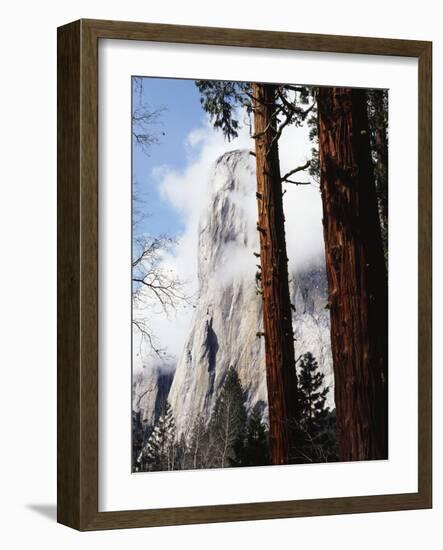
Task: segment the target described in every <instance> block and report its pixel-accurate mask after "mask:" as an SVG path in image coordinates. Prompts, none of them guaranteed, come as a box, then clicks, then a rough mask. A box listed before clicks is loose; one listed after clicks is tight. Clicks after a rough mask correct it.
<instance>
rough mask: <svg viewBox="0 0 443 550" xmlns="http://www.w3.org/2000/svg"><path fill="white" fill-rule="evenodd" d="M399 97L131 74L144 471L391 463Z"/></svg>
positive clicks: (137, 423)
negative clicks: (392, 223)
mask: <svg viewBox="0 0 443 550" xmlns="http://www.w3.org/2000/svg"><path fill="white" fill-rule="evenodd" d="M388 94H389V92H388V90H386V89H365V88H345V87H340V88H339V87H319V86H312V85H307V84H282V83H261V82H236V81H221V80H191V79H189V80H188V79H173V78H155V77H147V76H132V78H131V98H132V105H131V113H130V116H131V117H132V119H131V131H132V140H131V143H132V186H131V189H132V266H131V273H132V282H131V289H132V297H129V296H128V300H129V299H132V449H131V452H132V472H133V473H136V472H138V473H143V472H154V471H172V470H195V469H209V468H236V467H253V466H268V465H269V466H271V465H295V464H314V463H327V462H349V461H367V460H386V459H388V458H389V453H388V285H387V281H388V97H389V95H388ZM128 116H129V109H128Z"/></svg>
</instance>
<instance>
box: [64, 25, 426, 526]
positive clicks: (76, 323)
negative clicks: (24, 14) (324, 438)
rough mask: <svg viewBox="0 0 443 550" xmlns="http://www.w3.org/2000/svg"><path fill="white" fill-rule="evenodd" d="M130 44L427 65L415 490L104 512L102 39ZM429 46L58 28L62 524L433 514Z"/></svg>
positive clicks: (196, 30) (178, 30) (422, 109)
mask: <svg viewBox="0 0 443 550" xmlns="http://www.w3.org/2000/svg"><path fill="white" fill-rule="evenodd" d="M100 39H116V40H120V39H124V40H140V41H159V42H172V43H183V44H203V45H224V46H240V47H253V48H274V49H275V48H278V49H287V50H304V51H311V52H336V53H348V54H371V55H380V56H404V57H413V58H417V59H418V67H419V75H418V86H419V106H418V112H419V120H418V135H419V143H418V151H419V165H418V187H419V198H418V210H419V212H418V214H419V261H418V265H419V274H418V276H419V289H418V293H419V304H418V308H419V320H418V325H419V360H418V370H419V372H418V403H419V407H418V437H419V440H418V491H417V492H416V493H408V494H386V495H376V496H358V497H344V498H321V499H314V500H293V501H280V502H255V503H248V504H229V505H216V506H198V507H186V508H167V509H146V510H135V511H118V512H99V511H98V185H97V182H98V123H97V117H98V41H99V40H100ZM431 72H432V44H431V43H430V42H421V41H410V40H393V39H380V38H362V37H348V36H328V35H314V34H298V33H287V32H263V31H256V30H238V29H221V28H206V27H188V26H175V25H160V24H147V23H132V22H118V21H98V20H80V21H76V22H73V23H70V24H68V25H65V26H63V27H60V28H59V29H58V432H57V434H58V453H57V460H58V479H57V488H58V503H57V508H58V521H59V522H60V523H63V524H65V525H68V526H70V527H73V528H75V529H79V530H82V531H83V530H96V529H113V528H132V527H147V526H160V525H177V524H191V523H209V522H223V521H241V520H255V519H271V518H289V517H299V516H317V515H331V514H345V513H362V512H376V511H390V510H408V509H419V508H430V507H431V506H432V418H431V412H432V403H431V397H432V381H431V378H432V374H431V345H432V343H431V322H432V321H431V316H432V305H431V299H432V248H431V240H432V219H431V216H432V214H431V206H432V189H431V178H432V175H431V170H432V107H431V94H432V81H431Z"/></svg>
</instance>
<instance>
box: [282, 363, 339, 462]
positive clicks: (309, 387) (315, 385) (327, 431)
mask: <svg viewBox="0 0 443 550" xmlns="http://www.w3.org/2000/svg"><path fill="white" fill-rule="evenodd" d="M328 392H329V388H327V387H325V386H324V374H323V373H321V372H320V371H319V366H318V363H317V361H316V359H315V358H314V356H313V355H312V353H310V352H307V353H305V354H304V355H303V356H302V357H301V358H300V360H299V366H298V393H297V400H298V407H299V413H300V416H299V420H298V423H297V430H296V431H297V438H296V444H295V445H294V448H293V450H292V460H291V462H296V463H305V462H332V461H335V460H336V449H335V440H336V437H335V411H334V412H332V411H330V410H329V408H328V407H327V406H326V397H327V395H328Z"/></svg>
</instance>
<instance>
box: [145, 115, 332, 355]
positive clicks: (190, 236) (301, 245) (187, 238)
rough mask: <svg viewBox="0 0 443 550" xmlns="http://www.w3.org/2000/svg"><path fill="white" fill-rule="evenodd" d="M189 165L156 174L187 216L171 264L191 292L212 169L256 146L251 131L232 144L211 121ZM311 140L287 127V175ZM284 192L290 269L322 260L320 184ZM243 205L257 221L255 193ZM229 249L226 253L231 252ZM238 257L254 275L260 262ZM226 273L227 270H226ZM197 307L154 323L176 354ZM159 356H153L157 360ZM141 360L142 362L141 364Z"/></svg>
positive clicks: (239, 265) (200, 132)
mask: <svg viewBox="0 0 443 550" xmlns="http://www.w3.org/2000/svg"><path fill="white" fill-rule="evenodd" d="M186 147H187V157H188V163H187V166H186V168H185V169H184V170H180V171H177V170H171V169H169V168H168V167H167V166H161V167H156V168H154V170H153V175H154V176H155V177H156V178H157V180H158V182H159V189H160V193H161V195H162V196H163V198H164V199H165V200H167V201H168V202H169V204H170V206H171V207H172V208H173V209H174V210H175V212H176V214H177V216H179V217H180V218H181V221H182V223H183V225H184V231H183V233H182V234H181V235H180V236H179V237H178V246H177V247H176V249H175V251H174V253H167V254H166V255H165V258H164V263H165V267H167V268H168V269H172V270H173V271H174V272H176V273H177V274H178V275H179V276H180V278H181V279H182V280H185V281H187V283H188V292H189V293H190V294H193V293H195V292H196V291H197V252H198V250H197V248H198V226H199V220H200V218H201V217H202V216H203V215H204V213H205V212H206V211H207V209H208V207H209V204H208V200H209V196H210V189H209V185H210V183H211V171H212V169H213V167H214V163H215V161H216V160H217V158H218V157H220V156H221V155H222V154H223V153H225V152H227V151H229V150H234V149H253V147H254V144H253V140H251V138H250V136H249V129H248V128H244V129H243V130H241V131H240V135H239V137H238V138H237V139H235V140H233V141H231V142H230V143H229V142H227V141H226V140H225V139H224V137H223V135H222V133H221V132H217V131H215V130H214V129H213V127H212V125H211V124H210V122H209V121H204V122H203V123H202V126H201V127H199V128H196V129H195V130H193V131H192V132H190V134H189V135H188V137H187V141H186ZM311 147H312V145H311V142H310V141H309V137H308V129H307V128H303V127H301V128H295V127H290V128H287V129H286V132H285V133H284V134H283V136H282V139H281V140H280V143H279V151H280V163H281V172H282V174H284V173H286V172H288V171H289V170H291V169H292V168H294V167H296V166H299V165H302V164H304V163H305V162H306V160H307V159H308V158H309V157H310V151H311ZM297 179H299V180H301V181H308V180H309V176H308V174H307V173H298V174H297ZM285 188H286V190H287V192H286V193H285V195H284V209H285V217H286V225H285V227H286V239H287V249H288V257H289V260H290V269H291V271H292V270H296V269H298V268H300V267H303V266H304V265H306V264H309V263H312V262H313V261H318V259H319V258H320V259H321V257H322V254H323V233H322V223H321V218H322V207H321V199H320V192H319V190H318V187H317V186H295V185H291V184H285ZM236 199H237V200H239V202H241V205H242V208H243V209H244V210H245V211H246V212H247V213H248V216H250V218H251V219H250V220H249V222H250V223H248V227H255V224H256V199H255V194H254V193H251V196H250V197H245V196H244V195H242V196H241V197H237V198H236ZM228 252H229V250H227V251H226V253H228ZM231 252H232V258H231V261H230V262H226V265H227V264H229V265H233V266H235V273H234V272H233V273H231V274H230V276H234V275H238V274H240V272H242V271H243V270H245V271H248V272H249V273H250V270H251V266H252V269H255V267H254V266H255V263H256V262H255V261H254V258H253V256H252V255H251V259H250V258H247V259H245V256H244V252H243V257H242V256H241V255H239V251H238V250H237V249H236V248H235V247H233V248H232V250H231ZM225 276H226V274H225ZM191 317H192V308H188V309H186V310H183V309H181V310H179V311H178V312H177V313H176V315H173V316H170V317H169V318H168V317H167V316H166V315H164V314H163V315H160V314H159V315H155V316H154V318H153V319H152V323H151V324H152V326H153V327H154V332H155V334H156V335H157V337H158V339H159V341H160V342H161V343H162V345H166V346H167V349H168V352H169V353H170V354H171V355H175V356H179V355H180V354H181V351H182V348H183V346H184V343H185V339H186V337H187V334H188V331H189V325H190V320H191ZM152 360H154V359H150V360H149V361H152ZM135 364H137V362H135Z"/></svg>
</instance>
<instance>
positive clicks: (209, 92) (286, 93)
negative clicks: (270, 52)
mask: <svg viewBox="0 0 443 550" xmlns="http://www.w3.org/2000/svg"><path fill="white" fill-rule="evenodd" d="M195 84H196V86H197V87H198V89H199V91H200V94H201V98H200V102H201V104H202V107H203V109H204V110H205V111H206V112H207V113H208V114H209V116H210V119H211V121H212V122H213V124H214V128H217V129H221V130H222V132H223V135H224V136H225V137H226V138H227V139H228V141H230V140H231V139H233V138H235V137H237V136H238V130H239V129H240V127H241V126H240V117H241V114H242V112H244V113H245V114H246V115H247V117H248V119H249V124H250V116H251V114H252V112H253V96H252V85H251V83H250V82H232V81H223V80H196V81H195ZM314 97H315V88H311V87H309V86H294V85H291V84H281V85H276V95H275V106H276V109H275V113H276V120H275V122H274V124H275V129H276V131H277V139H278V138H279V137H280V135H281V131H282V130H283V128H284V127H286V126H289V125H292V124H294V125H296V126H301V124H302V123H303V122H304V121H305V120H307V119H308V121H309V116H310V115H312V113H313V112H314V111H315V108H316V106H315V101H314ZM309 103H311V105H310V106H308V107H306V105H308V104H309Z"/></svg>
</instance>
